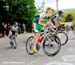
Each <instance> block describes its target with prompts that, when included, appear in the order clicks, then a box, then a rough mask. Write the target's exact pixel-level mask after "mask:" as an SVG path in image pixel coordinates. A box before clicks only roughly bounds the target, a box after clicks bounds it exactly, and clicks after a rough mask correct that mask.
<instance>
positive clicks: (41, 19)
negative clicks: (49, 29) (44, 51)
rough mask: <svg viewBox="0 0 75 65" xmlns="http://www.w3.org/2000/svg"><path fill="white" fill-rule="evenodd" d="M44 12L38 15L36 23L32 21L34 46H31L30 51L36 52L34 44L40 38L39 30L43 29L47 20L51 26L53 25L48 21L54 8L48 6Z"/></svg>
mask: <svg viewBox="0 0 75 65" xmlns="http://www.w3.org/2000/svg"><path fill="white" fill-rule="evenodd" d="M45 13H46V15H45V16H43V17H41V16H40V17H39V20H38V23H36V22H33V28H34V31H35V32H36V34H35V41H34V46H33V48H32V51H33V52H35V53H36V52H37V49H36V45H37V43H38V40H41V37H40V31H41V30H44V29H45V26H46V24H47V23H48V22H49V23H50V25H51V26H54V25H53V23H52V22H50V17H51V16H52V15H53V13H54V10H53V9H52V8H49V7H48V8H47V9H46V12H45Z"/></svg>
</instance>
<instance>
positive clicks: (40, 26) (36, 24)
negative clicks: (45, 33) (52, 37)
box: [33, 16, 49, 32]
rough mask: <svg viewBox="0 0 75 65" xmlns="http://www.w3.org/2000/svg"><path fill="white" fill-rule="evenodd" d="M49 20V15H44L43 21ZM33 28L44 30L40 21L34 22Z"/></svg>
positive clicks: (36, 30)
mask: <svg viewBox="0 0 75 65" xmlns="http://www.w3.org/2000/svg"><path fill="white" fill-rule="evenodd" d="M48 21H49V17H46V16H45V17H42V22H43V23H47V22H48ZM33 28H34V31H35V32H39V31H41V30H44V27H43V26H42V25H40V24H38V23H33Z"/></svg>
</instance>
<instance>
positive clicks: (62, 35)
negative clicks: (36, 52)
mask: <svg viewBox="0 0 75 65" xmlns="http://www.w3.org/2000/svg"><path fill="white" fill-rule="evenodd" d="M57 36H58V37H59V39H60V41H61V45H65V44H66V43H67V42H68V35H67V34H66V33H65V32H63V31H61V32H58V33H57Z"/></svg>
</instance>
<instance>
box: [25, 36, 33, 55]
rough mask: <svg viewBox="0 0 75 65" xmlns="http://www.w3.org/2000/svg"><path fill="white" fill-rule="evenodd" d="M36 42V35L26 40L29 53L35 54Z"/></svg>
mask: <svg viewBox="0 0 75 65" xmlns="http://www.w3.org/2000/svg"><path fill="white" fill-rule="evenodd" d="M33 44H34V36H30V37H29V38H28V39H27V41H26V51H27V53H28V54H29V55H33V54H34V52H33V51H32V47H33Z"/></svg>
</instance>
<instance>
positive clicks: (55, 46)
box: [43, 35, 61, 56]
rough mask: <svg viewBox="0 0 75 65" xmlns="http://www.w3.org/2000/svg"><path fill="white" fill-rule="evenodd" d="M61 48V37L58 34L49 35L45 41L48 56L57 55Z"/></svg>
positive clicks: (44, 47) (44, 49)
mask: <svg viewBox="0 0 75 65" xmlns="http://www.w3.org/2000/svg"><path fill="white" fill-rule="evenodd" d="M60 48H61V42H60V39H59V38H58V37H57V36H56V35H49V36H47V37H46V38H45V41H44V43H43V51H44V53H45V54H46V55H47V56H55V55H56V54H58V52H59V51H60Z"/></svg>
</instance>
